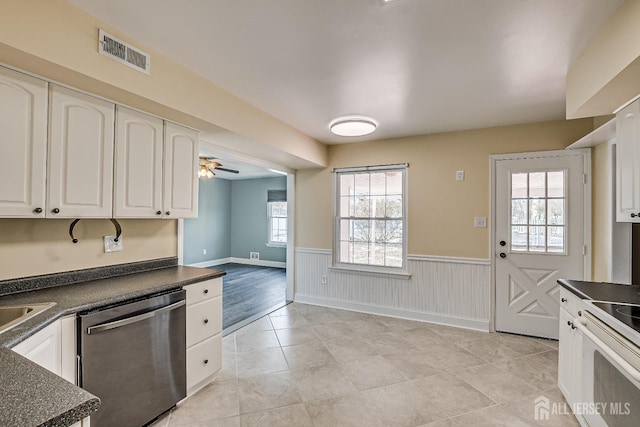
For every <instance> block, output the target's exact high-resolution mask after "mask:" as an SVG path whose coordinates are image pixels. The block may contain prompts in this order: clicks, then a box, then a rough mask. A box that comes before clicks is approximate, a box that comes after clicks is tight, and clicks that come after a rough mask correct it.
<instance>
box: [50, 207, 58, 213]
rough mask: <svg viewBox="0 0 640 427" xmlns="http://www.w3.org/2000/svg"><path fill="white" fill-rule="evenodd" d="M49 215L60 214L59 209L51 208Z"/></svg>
mask: <svg viewBox="0 0 640 427" xmlns="http://www.w3.org/2000/svg"><path fill="white" fill-rule="evenodd" d="M51 213H54V214H57V213H60V209H58V208H53V209H51Z"/></svg>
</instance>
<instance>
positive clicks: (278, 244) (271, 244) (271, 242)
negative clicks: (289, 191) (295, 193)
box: [267, 200, 289, 248]
mask: <svg viewBox="0 0 640 427" xmlns="http://www.w3.org/2000/svg"><path fill="white" fill-rule="evenodd" d="M273 203H286V204H287V205H286V212H287V213H286V215H285V216H273V215H272V212H271V211H272V210H271V206H272V204H273ZM273 218H284V219H285V220H286V221H287V234H285V239H286V240H285V241H284V242H279V241H275V240H271V238H272V237H273V228H272V221H271V220H272V219H273ZM288 230H289V202H288V201H286V200H277V201H271V202H269V201H267V246H269V247H278V248H284V247H286V246H287V243H288V240H289V239H288Z"/></svg>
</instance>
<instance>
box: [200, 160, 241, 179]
mask: <svg viewBox="0 0 640 427" xmlns="http://www.w3.org/2000/svg"><path fill="white" fill-rule="evenodd" d="M222 166H223V165H222V164H221V163H218V159H215V158H210V157H200V171H199V172H198V175H199V176H201V177H207V178H213V177H214V176H215V175H216V174H215V173H214V170H218V171H223V172H229V173H235V174H237V173H240V172H239V171H237V170H235V169H229V168H225V167H222Z"/></svg>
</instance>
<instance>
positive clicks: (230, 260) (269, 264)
mask: <svg viewBox="0 0 640 427" xmlns="http://www.w3.org/2000/svg"><path fill="white" fill-rule="evenodd" d="M229 263H234V264H245V265H258V266H261V267H275V268H287V263H286V262H281V261H267V260H262V259H249V258H234V257H229V258H218V259H212V260H210V261H203V262H196V263H194V264H189V265H188V267H200V268H206V267H215V266H216V265H222V264H229Z"/></svg>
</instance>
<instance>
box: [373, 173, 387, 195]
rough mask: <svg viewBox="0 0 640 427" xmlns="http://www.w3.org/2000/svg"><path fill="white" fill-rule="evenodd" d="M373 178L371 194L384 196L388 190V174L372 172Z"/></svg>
mask: <svg viewBox="0 0 640 427" xmlns="http://www.w3.org/2000/svg"><path fill="white" fill-rule="evenodd" d="M370 179H371V195H372V196H384V195H385V193H386V191H387V185H386V175H385V174H384V173H372V174H371V175H370Z"/></svg>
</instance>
